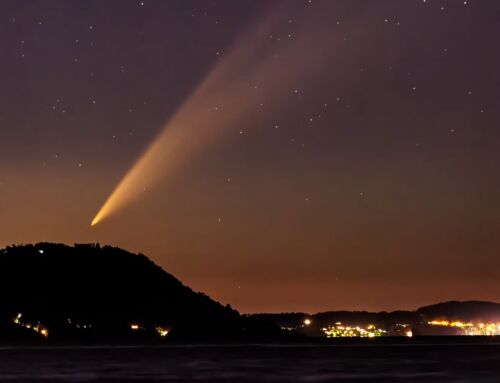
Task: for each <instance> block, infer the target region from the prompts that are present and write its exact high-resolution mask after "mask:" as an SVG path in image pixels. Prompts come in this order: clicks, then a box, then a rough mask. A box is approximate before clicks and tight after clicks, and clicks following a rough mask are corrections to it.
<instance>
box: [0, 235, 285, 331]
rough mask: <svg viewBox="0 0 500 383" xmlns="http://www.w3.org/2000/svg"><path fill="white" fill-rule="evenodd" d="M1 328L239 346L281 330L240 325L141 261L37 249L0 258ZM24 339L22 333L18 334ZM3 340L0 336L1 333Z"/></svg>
mask: <svg viewBox="0 0 500 383" xmlns="http://www.w3.org/2000/svg"><path fill="white" fill-rule="evenodd" d="M0 294H1V295H0V326H2V327H4V328H6V329H9V331H6V332H4V334H5V333H9V334H12V327H15V328H17V329H18V330H16V331H19V328H21V329H23V331H24V330H26V329H27V330H30V331H28V332H27V333H28V334H31V333H33V331H31V330H33V329H34V328H35V327H36V326H37V327H36V328H35V330H36V331H38V332H40V331H41V329H43V331H44V334H47V333H49V334H50V338H51V339H69V338H75V339H111V340H112V339H117V340H119V339H124V338H127V337H137V338H141V339H143V338H144V339H145V338H149V337H151V338H155V337H156V338H157V337H158V335H160V336H161V335H165V334H166V333H167V331H168V338H169V339H197V340H200V339H241V338H248V337H250V338H251V337H253V336H257V335H258V336H270V335H271V336H273V335H277V333H278V332H279V329H278V328H277V327H276V326H274V325H270V324H265V323H262V322H261V321H258V320H255V319H250V318H246V317H242V316H240V315H239V313H238V312H237V311H235V310H233V309H232V308H231V307H230V306H222V305H221V304H219V303H218V302H215V301H213V300H212V299H210V298H209V297H208V296H206V295H204V294H202V293H196V292H194V291H192V290H191V289H190V288H188V287H186V286H184V285H183V284H182V283H181V282H180V281H179V280H178V279H176V278H175V277H173V276H172V275H170V274H168V273H167V272H165V271H164V270H162V269H161V268H160V267H158V266H157V265H155V264H154V263H153V262H152V261H150V260H149V259H148V258H147V257H146V256H144V255H140V254H139V255H137V254H131V253H129V252H127V251H124V250H121V249H118V248H114V247H109V246H105V247H100V246H99V245H75V246H74V247H70V246H66V245H61V244H49V243H39V244H36V245H25V246H13V247H7V248H5V249H3V250H0ZM24 333H26V331H24ZM0 336H1V332H0Z"/></svg>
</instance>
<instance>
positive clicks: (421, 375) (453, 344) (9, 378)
mask: <svg viewBox="0 0 500 383" xmlns="http://www.w3.org/2000/svg"><path fill="white" fill-rule="evenodd" d="M31 381H36V382H63V381H69V382H147V381H151V382H152V381H155V382H239V383H243V382H492V383H493V382H495V383H496V382H500V339H493V340H492V339H489V340H484V341H474V342H470V341H461V339H455V340H453V341H450V340H446V341H443V340H440V339H428V340H414V341H413V340H412V341H397V340H393V341H384V342H354V343H351V342H333V343H320V344H272V345H269V344H265V345H263V344H262V345H259V344H251V345H175V346H161V347H159V346H156V347H154V346H88V347H62V346H58V347H0V382H31Z"/></svg>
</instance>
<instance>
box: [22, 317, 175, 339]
mask: <svg viewBox="0 0 500 383" xmlns="http://www.w3.org/2000/svg"><path fill="white" fill-rule="evenodd" d="M12 322H13V323H14V324H15V325H17V326H20V327H23V328H25V329H28V330H31V331H33V332H35V333H38V334H39V335H41V336H43V337H44V338H48V337H49V330H48V328H47V326H45V325H43V324H41V323H40V322H39V321H31V320H29V319H25V318H24V316H23V313H18V314H17V315H16V316H14V317H13V318H12ZM64 327H65V328H66V329H73V330H78V331H82V330H87V332H85V333H86V334H90V332H88V331H91V330H92V328H93V326H92V323H90V322H82V321H77V320H75V319H71V318H67V319H66V323H65V325H64ZM128 328H129V331H130V333H131V334H133V333H141V332H142V333H143V334H144V333H151V334H154V335H156V336H158V337H160V338H164V337H166V336H167V335H168V333H169V331H170V330H169V329H168V328H166V327H163V326H155V327H151V328H150V327H147V326H143V325H141V324H138V323H130V324H129V326H128ZM58 329H59V330H60V328H59V327H58V328H56V330H58ZM55 332H56V333H59V332H60V331H55Z"/></svg>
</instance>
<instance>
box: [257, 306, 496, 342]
mask: <svg viewBox="0 0 500 383" xmlns="http://www.w3.org/2000/svg"><path fill="white" fill-rule="evenodd" d="M254 317H255V318H259V319H262V320H265V321H269V322H273V323H275V324H277V325H279V326H280V327H282V328H286V329H289V330H293V331H297V332H299V333H301V334H304V335H309V336H321V335H323V334H322V330H321V329H323V328H326V327H331V326H332V325H335V324H343V325H348V326H360V327H366V326H368V325H373V326H375V327H376V328H381V329H385V330H386V335H402V334H404V333H405V331H407V329H409V328H411V329H412V330H413V334H415V335H447V334H448V335H457V334H460V331H461V329H460V328H452V327H432V326H429V323H428V322H429V321H434V320H448V321H466V322H469V321H470V322H477V323H479V322H486V323H488V322H494V323H499V322H500V304H498V303H493V302H480V301H467V302H457V301H452V302H444V303H438V304H435V305H431V306H425V307H421V308H419V309H417V310H415V311H393V312H385V311H382V312H367V311H328V312H322V313H316V314H307V313H280V314H265V313H264V314H255V315H254Z"/></svg>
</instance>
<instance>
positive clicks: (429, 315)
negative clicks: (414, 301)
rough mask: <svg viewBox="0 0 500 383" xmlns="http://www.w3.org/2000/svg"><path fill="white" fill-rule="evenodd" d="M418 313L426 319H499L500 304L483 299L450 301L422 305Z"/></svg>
mask: <svg viewBox="0 0 500 383" xmlns="http://www.w3.org/2000/svg"><path fill="white" fill-rule="evenodd" d="M417 313H418V314H420V315H421V316H422V317H424V318H425V319H438V318H446V319H449V320H467V321H472V320H480V321H481V320H482V321H489V320H493V321H499V320H500V304H498V303H494V302H483V301H465V302H459V301H450V302H442V303H438V304H435V305H430V306H424V307H420V308H419V309H418V310H417Z"/></svg>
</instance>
